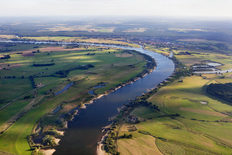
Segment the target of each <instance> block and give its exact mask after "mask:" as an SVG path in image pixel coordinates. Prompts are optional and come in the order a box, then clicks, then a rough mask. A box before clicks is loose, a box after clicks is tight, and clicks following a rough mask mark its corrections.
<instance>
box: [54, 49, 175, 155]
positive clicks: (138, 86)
mask: <svg viewBox="0 0 232 155" xmlns="http://www.w3.org/2000/svg"><path fill="white" fill-rule="evenodd" d="M109 47H116V46H109ZM117 47H118V46H117ZM118 48H122V49H130V50H136V51H139V52H141V53H145V54H148V55H150V56H152V57H153V58H155V60H156V63H157V67H156V70H155V71H153V72H152V73H151V74H149V75H147V76H145V77H144V78H142V79H139V80H138V81H136V82H134V83H132V84H130V85H127V86H125V87H122V88H120V89H118V90H116V91H115V92H113V93H111V94H109V95H107V96H104V97H102V98H100V99H98V100H96V102H94V103H93V104H89V105H87V109H82V110H79V112H78V113H79V115H77V116H75V118H74V120H73V121H71V122H69V123H68V129H67V130H66V132H65V134H64V137H62V138H61V141H60V145H59V146H57V147H56V148H55V149H56V152H55V153H54V155H63V154H69V155H71V154H73V155H74V154H75V155H77V154H79V155H91V154H96V148H97V142H98V141H100V138H101V136H102V127H104V126H107V125H109V124H110V121H109V117H112V116H115V115H117V114H118V111H117V108H119V107H121V106H122V105H123V104H126V103H128V100H130V99H134V98H135V96H140V95H142V92H147V89H151V88H154V87H155V86H156V85H158V84H159V83H160V82H162V81H164V80H165V79H166V78H167V77H169V76H170V75H171V74H172V73H173V71H174V64H173V62H172V61H171V60H170V59H169V58H167V57H165V56H163V55H160V54H157V53H154V52H151V51H147V50H144V49H142V48H130V47H118Z"/></svg>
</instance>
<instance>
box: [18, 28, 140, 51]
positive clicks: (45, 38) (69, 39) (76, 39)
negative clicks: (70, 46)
mask: <svg viewBox="0 0 232 155" xmlns="http://www.w3.org/2000/svg"><path fill="white" fill-rule="evenodd" d="M98 31H101V32H103V31H105V32H109V31H111V29H100V30H98ZM22 39H35V40H38V41H39V40H45V41H49V40H54V41H77V42H88V43H99V44H100V43H105V44H120V45H127V46H132V47H137V48H139V47H140V46H139V45H137V44H130V43H125V42H122V41H117V40H113V39H112V40H106V39H92V38H80V37H60V36H57V37H47V36H43V37H22Z"/></svg>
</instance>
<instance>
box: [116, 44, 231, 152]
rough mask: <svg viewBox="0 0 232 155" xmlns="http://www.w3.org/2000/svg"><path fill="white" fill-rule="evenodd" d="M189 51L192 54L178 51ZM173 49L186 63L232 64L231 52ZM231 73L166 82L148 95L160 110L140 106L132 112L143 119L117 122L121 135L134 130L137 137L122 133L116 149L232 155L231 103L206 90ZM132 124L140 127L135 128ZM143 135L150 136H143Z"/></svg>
mask: <svg viewBox="0 0 232 155" xmlns="http://www.w3.org/2000/svg"><path fill="white" fill-rule="evenodd" d="M188 41H189V40H188ZM203 41H204V40H203ZM146 48H147V49H149V50H153V51H155V52H158V53H161V54H163V55H169V53H170V51H169V48H157V47H155V46H152V45H146ZM187 50H188V51H189V53H192V54H191V55H178V53H179V52H185V51H187ZM172 51H173V53H174V55H175V57H176V58H177V59H178V60H179V61H180V62H181V63H182V64H184V65H186V67H191V65H193V64H195V63H202V62H204V61H205V60H207V61H211V62H219V63H221V64H223V65H222V66H219V67H218V68H220V69H228V68H232V66H231V61H230V60H231V58H230V55H226V56H225V54H221V53H217V52H213V51H208V50H196V49H195V50H189V49H179V48H178V49H177V50H176V49H175V50H172ZM194 53H196V54H194ZM220 57H223V58H224V59H223V60H221V59H219V58H220ZM231 77H232V76H231V73H226V74H223V75H217V74H210V75H209V74H202V75H200V76H199V75H189V76H186V77H181V78H180V79H178V80H175V81H173V82H172V83H170V84H168V85H166V86H164V87H162V88H161V89H160V90H159V91H158V92H156V93H155V94H154V95H153V96H151V97H150V98H149V99H148V100H147V101H148V102H151V103H152V105H156V106H158V107H159V110H160V111H157V110H153V109H151V108H150V107H145V106H139V107H137V108H135V109H134V110H133V111H132V112H131V113H130V114H131V115H132V116H134V117H139V119H140V121H139V123H131V122H123V123H122V124H119V127H118V128H117V131H119V137H120V136H121V135H123V134H132V137H133V138H131V139H120V138H119V139H118V141H117V144H118V150H119V151H121V152H122V154H133V152H134V151H136V150H137V151H136V152H141V153H143V154H149V153H148V152H149V150H151V149H154V148H157V149H156V150H153V151H154V152H155V151H156V152H157V154H187V155H188V154H230V153H231V149H232V141H231V139H232V135H231V134H230V130H231V128H232V115H231V113H232V106H231V105H232V104H231V102H228V101H225V100H222V99H219V98H217V97H215V96H211V95H210V94H207V93H206V87H207V86H208V85H209V84H210V83H220V84H224V83H228V82H232V78H231ZM133 126H136V130H134V127H133ZM131 128H133V130H131ZM222 131H223V132H222ZM145 137H147V139H148V140H147V141H142V139H143V138H145ZM139 145H143V148H140V149H139V147H138V146H139ZM125 146H127V147H125Z"/></svg>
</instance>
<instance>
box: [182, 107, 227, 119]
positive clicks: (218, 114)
mask: <svg viewBox="0 0 232 155" xmlns="http://www.w3.org/2000/svg"><path fill="white" fill-rule="evenodd" d="M180 110H182V111H188V112H194V113H198V114H205V115H212V116H219V117H227V115H224V114H221V113H219V112H214V111H206V110H198V109H192V108H184V107H180Z"/></svg>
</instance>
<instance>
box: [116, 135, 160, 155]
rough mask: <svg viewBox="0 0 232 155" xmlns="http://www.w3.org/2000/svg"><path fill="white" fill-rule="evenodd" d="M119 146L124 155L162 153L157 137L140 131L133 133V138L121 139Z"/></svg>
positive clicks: (157, 154) (158, 154)
mask: <svg viewBox="0 0 232 155" xmlns="http://www.w3.org/2000/svg"><path fill="white" fill-rule="evenodd" d="M118 147H119V152H121V154H122V155H131V154H144V155H150V154H156V155H162V153H161V152H160V151H159V149H158V148H157V146H156V138H154V137H151V136H149V135H143V134H139V133H133V138H132V139H119V140H118Z"/></svg>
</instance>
